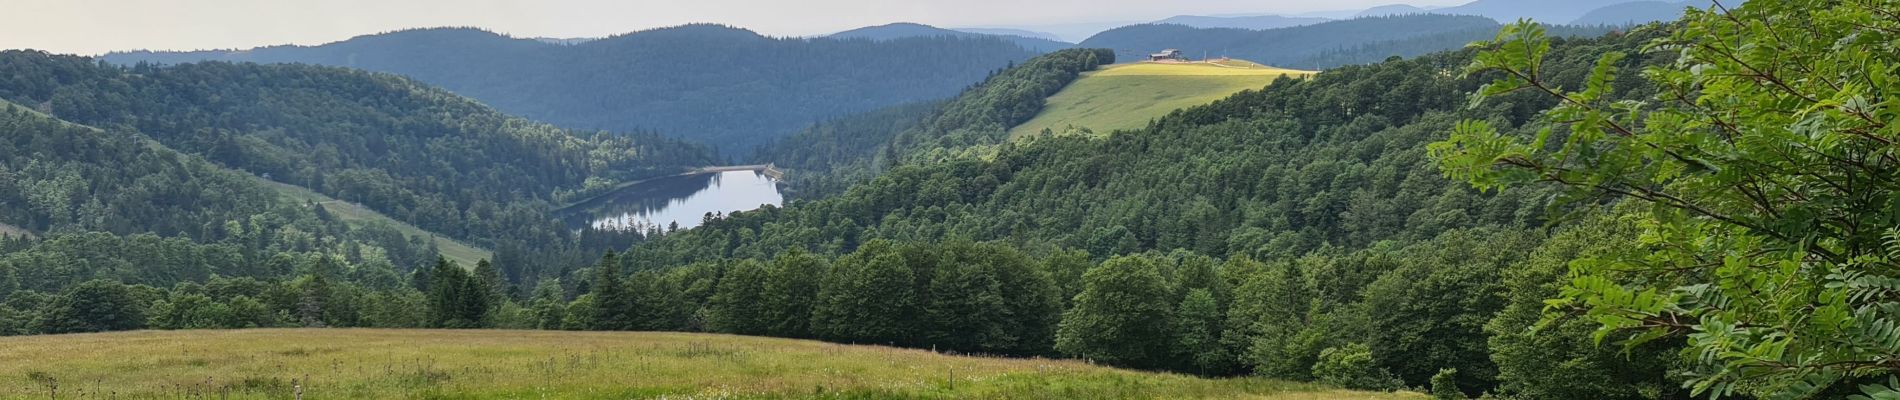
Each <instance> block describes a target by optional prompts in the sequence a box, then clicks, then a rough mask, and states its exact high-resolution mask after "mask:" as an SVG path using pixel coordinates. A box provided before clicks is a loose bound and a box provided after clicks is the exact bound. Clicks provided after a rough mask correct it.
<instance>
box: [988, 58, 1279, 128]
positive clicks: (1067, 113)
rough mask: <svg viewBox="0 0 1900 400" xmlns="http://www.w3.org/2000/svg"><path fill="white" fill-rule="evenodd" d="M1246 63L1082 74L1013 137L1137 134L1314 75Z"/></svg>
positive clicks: (1115, 68) (1128, 67)
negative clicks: (1194, 110)
mask: <svg viewBox="0 0 1900 400" xmlns="http://www.w3.org/2000/svg"><path fill="white" fill-rule="evenodd" d="M1311 74H1312V72H1311V71H1300V70H1290V69H1281V68H1273V67H1267V66H1264V65H1259V64H1255V63H1252V62H1247V61H1240V60H1233V61H1228V62H1224V63H1193V64H1162V63H1146V62H1144V63H1133V64H1117V65H1110V66H1106V67H1103V68H1102V69H1100V70H1097V71H1094V72H1089V73H1086V74H1083V76H1082V78H1081V79H1077V80H1076V81H1075V82H1073V83H1070V84H1069V86H1067V87H1064V88H1063V89H1062V91H1061V92H1058V93H1056V95H1055V96H1050V97H1049V101H1048V105H1046V106H1044V107H1043V110H1042V113H1040V114H1037V115H1036V117H1035V118H1034V119H1030V120H1029V121H1028V122H1024V123H1022V124H1021V125H1017V126H1015V127H1014V128H1011V129H1010V131H1009V133H1010V136H1011V137H1022V136H1024V135H1032V134H1037V133H1040V132H1042V131H1043V130H1045V129H1046V130H1049V131H1051V132H1053V133H1058V134H1060V133H1065V132H1072V131H1074V130H1076V129H1082V128H1086V129H1089V130H1091V131H1093V132H1095V133H1097V134H1106V133H1108V132H1112V131H1116V130H1122V129H1135V128H1141V127H1144V126H1147V125H1148V122H1149V121H1151V120H1153V119H1155V118H1160V117H1162V116H1164V115H1167V114H1168V113H1170V112H1173V111H1174V110H1178V109H1183V108H1188V107H1193V106H1199V105H1202V104H1207V103H1212V102H1214V101H1215V100H1220V99H1223V98H1226V97H1228V96H1231V95H1233V94H1234V93H1238V92H1240V91H1242V90H1248V89H1260V88H1262V87H1265V86H1267V85H1268V84H1271V83H1273V81H1274V80H1275V79H1279V78H1280V77H1290V78H1300V77H1305V76H1309V75H1311Z"/></svg>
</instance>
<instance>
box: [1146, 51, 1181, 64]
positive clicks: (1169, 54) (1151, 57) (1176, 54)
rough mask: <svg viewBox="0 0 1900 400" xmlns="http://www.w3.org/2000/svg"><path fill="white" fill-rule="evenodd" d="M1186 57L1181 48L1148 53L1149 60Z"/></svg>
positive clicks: (1179, 59) (1168, 59)
mask: <svg viewBox="0 0 1900 400" xmlns="http://www.w3.org/2000/svg"><path fill="white" fill-rule="evenodd" d="M1186 59H1187V58H1186V57H1182V56H1181V50H1176V49H1167V50H1162V51H1161V52H1160V53H1154V54H1149V55H1148V61H1183V60H1186Z"/></svg>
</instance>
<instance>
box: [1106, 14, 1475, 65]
mask: <svg viewBox="0 0 1900 400" xmlns="http://www.w3.org/2000/svg"><path fill="white" fill-rule="evenodd" d="M1498 26H1499V25H1498V23H1497V21H1493V20H1491V19H1489V18H1484V17H1477V16H1452V15H1437V14H1419V15H1405V16H1393V17H1367V18H1357V19H1350V20H1341V21H1331V22H1325V23H1319V24H1313V25H1306V26H1298V27H1289V28H1277V29H1266V30H1247V29H1234V28H1210V29H1203V28H1194V27H1189V26H1184V25H1171V24H1163V25H1134V26H1126V27H1121V28H1116V29H1111V30H1108V31H1106V32H1102V33H1101V34H1097V35H1095V37H1093V38H1089V40H1087V41H1084V42H1082V43H1081V44H1080V46H1081V47H1090V48H1097V47H1099V48H1108V49H1114V50H1115V52H1116V54H1117V56H1118V57H1121V58H1122V59H1124V60H1129V59H1145V58H1146V57H1147V55H1148V54H1149V53H1152V52H1154V51H1157V50H1161V49H1180V50H1181V51H1182V53H1184V54H1186V55H1188V56H1189V57H1193V58H1201V57H1203V56H1207V57H1221V56H1228V57H1233V58H1239V59H1245V60H1252V61H1256V62H1259V63H1262V64H1266V65H1271V66H1276V67H1286V68H1300V69H1321V68H1329V67H1334V66H1338V65H1344V64H1354V63H1365V62H1375V61H1379V60H1383V59H1384V58H1385V57H1387V56H1389V55H1405V56H1414V55H1419V54H1425V53H1429V52H1434V51H1440V50H1445V48H1443V47H1442V46H1429V48H1420V49H1416V51H1406V52H1404V53H1403V54H1380V55H1373V56H1369V57H1368V58H1371V59H1367V60H1345V61H1339V62H1324V63H1323V62H1318V61H1315V60H1314V58H1315V57H1319V56H1322V55H1326V54H1327V53H1329V52H1338V51H1344V50H1349V49H1354V48H1358V47H1361V46H1367V45H1372V44H1377V43H1385V42H1393V41H1401V40H1407V39H1412V38H1419V37H1429V36H1434V35H1442V34H1447V33H1458V34H1460V35H1461V36H1459V37H1460V38H1464V37H1483V36H1486V35H1489V34H1491V33H1495V32H1496V31H1497V27H1498ZM1465 42H1469V40H1466V41H1465ZM1462 43H1464V42H1460V45H1462ZM1334 58H1335V59H1337V57H1334Z"/></svg>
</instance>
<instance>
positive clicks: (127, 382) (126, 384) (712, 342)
mask: <svg viewBox="0 0 1900 400" xmlns="http://www.w3.org/2000/svg"><path fill="white" fill-rule="evenodd" d="M0 360H6V362H3V363H0V398H53V397H52V396H53V394H54V391H55V390H57V396H58V398H102V399H106V398H120V399H130V398H190V399H199V398H203V399H227V398H230V399H263V398H273V399H288V398H293V396H295V394H296V393H297V391H298V390H300V389H301V390H302V394H303V397H302V398H304V399H345V398H348V399H368V398H377V399H392V398H411V399H541V398H549V399H554V398H559V399H628V398H664V399H787V398H833V399H887V398H888V399H964V398H992V399H1076V398H1088V399H1112V398H1124V399H1158V398H1167V399H1193V398H1211V399H1261V400H1306V399H1315V400H1317V399H1421V398H1423V396H1422V395H1418V394H1413V393H1368V392H1353V391H1344V390H1337V389H1329V388H1325V387H1320V386H1314V385H1307V384H1294V383H1285V382H1279V381H1272V380H1265V379H1256V378H1242V379H1203V378H1195V377H1189V376H1182V375H1173V374H1157V373H1147V372H1134V371H1125V370H1117V369H1111V368H1104V367H1098V366H1092V365H1089V364H1086V363H1081V362H1075V361H1055V360H1041V359H1001V358H983V357H959V356H947V355H941V354H937V353H932V352H929V351H922V350H903V349H893V348H887V347H878V346H847V345H837V344H829V343H823V342H814V341H804V340H791V339H772V338H757V337H745V336H729V335H713V334H689V333H642V332H558V331H554V332H550V331H492V330H489V331H436V330H359V329H258V330H229V331H146V332H119V333H103V334H79V335H55V336H27V337H5V338H0Z"/></svg>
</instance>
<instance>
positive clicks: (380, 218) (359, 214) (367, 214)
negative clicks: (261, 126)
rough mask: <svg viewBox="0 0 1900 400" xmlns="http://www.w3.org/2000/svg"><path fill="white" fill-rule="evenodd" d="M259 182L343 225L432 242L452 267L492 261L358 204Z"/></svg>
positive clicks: (489, 254)
mask: <svg viewBox="0 0 1900 400" xmlns="http://www.w3.org/2000/svg"><path fill="white" fill-rule="evenodd" d="M259 180H260V181H262V182H264V183H265V184H266V185H269V186H270V187H271V188H274V189H277V194H278V195H279V196H282V197H284V198H287V199H290V200H292V201H296V202H300V203H316V204H317V205H319V206H322V207H323V210H324V211H328V212H330V215H335V216H336V217H337V218H342V219H343V220H344V221H347V222H349V223H351V224H365V223H382V224H389V225H390V226H393V227H395V228H396V230H398V231H401V232H402V233H403V234H404V235H408V236H410V237H419V238H423V239H429V240H434V241H435V247H436V251H438V252H441V253H442V257H444V258H448V259H449V261H454V262H456V263H459V264H461V265H462V266H463V267H468V268H474V267H475V263H476V262H479V261H481V260H484V259H488V260H492V259H494V257H495V253H494V252H491V251H488V250H485V249H482V248H479V247H475V246H470V245H468V244H466V243H462V242H461V241H457V240H455V239H450V238H448V237H446V236H442V235H437V234H435V233H434V232H430V231H426V230H423V229H422V228H417V227H416V226H415V225H410V224H408V223H406V222H402V221H398V220H396V219H395V218H390V217H388V216H385V215H383V213H379V212H376V210H371V209H369V208H368V207H364V206H363V205H361V204H356V203H351V202H347V201H342V200H337V199H335V198H331V197H330V196H325V195H324V194H322V193H317V192H315V191H311V190H310V189H309V188H305V187H302V186H297V185H292V184H288V183H283V182H277V181H272V180H268V179H261V178H260V179H259Z"/></svg>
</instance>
